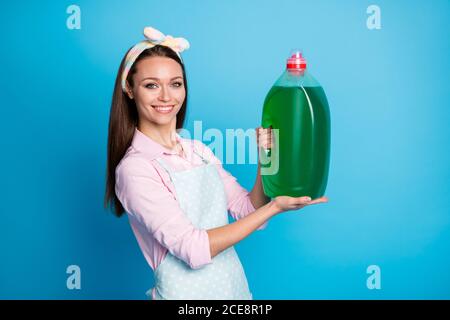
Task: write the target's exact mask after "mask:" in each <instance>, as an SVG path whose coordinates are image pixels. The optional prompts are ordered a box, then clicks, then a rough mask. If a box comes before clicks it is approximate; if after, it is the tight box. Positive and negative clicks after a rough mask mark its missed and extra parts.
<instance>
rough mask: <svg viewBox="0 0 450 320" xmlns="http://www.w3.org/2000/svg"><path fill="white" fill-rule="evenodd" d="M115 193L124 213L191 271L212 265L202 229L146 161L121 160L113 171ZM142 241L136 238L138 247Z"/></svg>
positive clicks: (207, 241)
mask: <svg viewBox="0 0 450 320" xmlns="http://www.w3.org/2000/svg"><path fill="white" fill-rule="evenodd" d="M116 194H117V197H118V198H119V200H120V202H121V203H122V205H123V207H124V209H125V211H126V212H127V213H128V214H130V215H131V216H132V218H134V219H136V220H137V221H138V222H139V223H140V224H141V225H142V226H145V229H146V230H147V231H148V232H149V233H150V234H151V235H153V237H154V238H155V239H156V240H157V241H158V242H159V243H160V244H161V245H162V246H163V247H165V248H167V249H168V250H169V251H170V252H171V253H172V254H173V255H174V256H176V257H178V258H180V259H181V260H183V261H185V262H186V263H187V264H188V265H189V266H190V267H191V268H193V269H197V268H200V267H202V266H204V265H206V264H209V263H211V262H212V261H211V254H210V246H209V238H208V234H207V232H206V230H203V229H198V228H196V227H195V226H194V225H193V224H192V223H191V222H190V221H189V219H188V218H187V217H186V215H185V214H184V213H183V211H182V210H181V208H180V207H179V204H178V202H177V200H176V199H175V197H174V195H173V194H172V193H171V192H169V191H168V189H167V187H166V185H165V184H164V183H163V182H162V181H161V177H160V176H159V174H158V172H157V171H156V170H155V168H154V167H153V165H152V164H151V163H150V162H148V161H146V160H145V159H142V158H138V157H127V158H126V159H125V160H123V161H122V162H121V163H120V164H119V165H118V166H117V168H116ZM143 238H144V236H141V237H140V238H138V241H139V242H140V244H141V243H143V242H145V239H143ZM153 263H154V265H153V267H156V265H155V262H153Z"/></svg>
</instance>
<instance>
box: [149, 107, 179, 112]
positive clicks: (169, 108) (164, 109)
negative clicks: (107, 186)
mask: <svg viewBox="0 0 450 320" xmlns="http://www.w3.org/2000/svg"><path fill="white" fill-rule="evenodd" d="M152 107H153V108H154V109H155V110H156V111H158V112H159V113H170V112H171V111H172V109H173V108H174V106H173V105H172V106H152Z"/></svg>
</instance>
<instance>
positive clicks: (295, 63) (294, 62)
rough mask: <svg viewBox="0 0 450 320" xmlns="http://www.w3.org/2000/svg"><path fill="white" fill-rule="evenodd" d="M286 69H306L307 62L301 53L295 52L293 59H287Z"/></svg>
mask: <svg viewBox="0 0 450 320" xmlns="http://www.w3.org/2000/svg"><path fill="white" fill-rule="evenodd" d="M286 68H287V69H291V70H292V69H293V70H304V69H306V60H305V58H303V55H302V52H301V51H295V52H293V53H292V54H291V57H290V58H288V59H287V63H286Z"/></svg>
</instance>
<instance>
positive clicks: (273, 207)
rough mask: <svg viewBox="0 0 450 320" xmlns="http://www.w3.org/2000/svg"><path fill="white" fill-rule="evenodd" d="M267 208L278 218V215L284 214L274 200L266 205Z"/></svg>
mask: <svg viewBox="0 0 450 320" xmlns="http://www.w3.org/2000/svg"><path fill="white" fill-rule="evenodd" d="M266 206H267V208H268V209H269V211H270V212H271V213H272V216H276V215H277V214H279V213H281V212H283V210H281V209H280V208H279V207H278V206H277V204H276V203H275V201H274V200H273V199H271V200H270V201H269V202H268V203H267V204H266Z"/></svg>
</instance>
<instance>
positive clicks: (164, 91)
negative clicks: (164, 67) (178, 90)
mask: <svg viewBox="0 0 450 320" xmlns="http://www.w3.org/2000/svg"><path fill="white" fill-rule="evenodd" d="M159 99H160V100H162V101H167V100H170V93H169V89H167V88H166V87H165V86H162V89H161V91H160V93H159Z"/></svg>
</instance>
